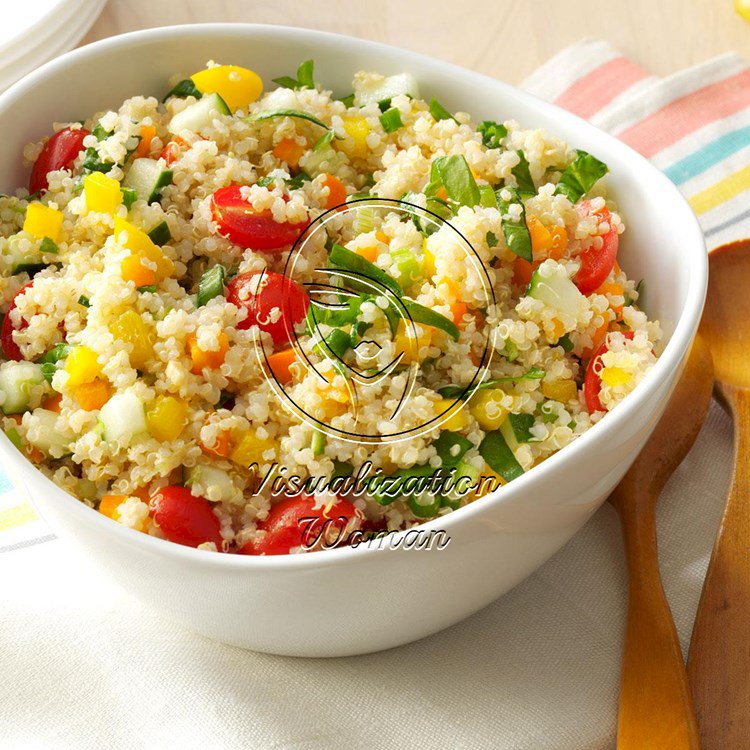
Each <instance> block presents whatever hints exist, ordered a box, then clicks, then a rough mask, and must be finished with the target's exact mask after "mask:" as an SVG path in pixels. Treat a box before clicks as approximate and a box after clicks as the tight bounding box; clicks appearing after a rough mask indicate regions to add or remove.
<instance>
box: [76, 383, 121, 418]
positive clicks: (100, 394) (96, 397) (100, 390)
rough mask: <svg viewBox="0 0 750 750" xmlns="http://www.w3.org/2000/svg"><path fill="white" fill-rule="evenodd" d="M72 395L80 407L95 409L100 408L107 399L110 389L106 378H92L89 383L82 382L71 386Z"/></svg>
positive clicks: (110, 393)
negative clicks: (73, 386)
mask: <svg viewBox="0 0 750 750" xmlns="http://www.w3.org/2000/svg"><path fill="white" fill-rule="evenodd" d="M73 395H74V396H75V399H76V401H78V405H79V406H80V407H81V409H84V410H85V411H96V410H97V409H101V408H102V406H104V404H106V403H107V401H109V397H110V396H111V395H112V389H111V388H110V387H109V383H108V382H107V381H106V380H98V379H97V380H92V381H91V382H90V383H82V384H81V385H77V386H75V388H73Z"/></svg>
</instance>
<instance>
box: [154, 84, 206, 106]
mask: <svg viewBox="0 0 750 750" xmlns="http://www.w3.org/2000/svg"><path fill="white" fill-rule="evenodd" d="M172 96H176V97H178V98H180V99H186V98H187V97H188V96H194V97H195V98H196V99H200V98H201V97H202V96H203V94H201V92H200V91H198V89H197V88H196V87H195V84H194V83H193V81H192V80H191V79H190V78H185V80H183V81H180V82H179V83H178V84H176V85H175V86H173V87H172V89H170V91H169V92H168V93H167V95H166V96H165V97H164V98H163V99H162V102H165V101H167V99H169V98H170V97H172Z"/></svg>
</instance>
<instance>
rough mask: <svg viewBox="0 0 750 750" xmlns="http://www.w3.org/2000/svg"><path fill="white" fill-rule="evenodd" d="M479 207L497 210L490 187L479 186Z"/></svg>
mask: <svg viewBox="0 0 750 750" xmlns="http://www.w3.org/2000/svg"><path fill="white" fill-rule="evenodd" d="M479 205H480V206H484V207H485V208H497V196H496V195H495V191H494V190H493V189H492V185H479Z"/></svg>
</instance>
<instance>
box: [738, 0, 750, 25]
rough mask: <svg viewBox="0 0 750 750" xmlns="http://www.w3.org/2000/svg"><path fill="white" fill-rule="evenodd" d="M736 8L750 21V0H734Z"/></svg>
mask: <svg viewBox="0 0 750 750" xmlns="http://www.w3.org/2000/svg"><path fill="white" fill-rule="evenodd" d="M734 9H735V10H736V11H737V12H738V13H739V14H740V15H741V16H742V17H743V18H744V19H745V20H746V21H750V0H734Z"/></svg>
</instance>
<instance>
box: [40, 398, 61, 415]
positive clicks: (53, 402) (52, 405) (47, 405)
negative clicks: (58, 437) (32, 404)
mask: <svg viewBox="0 0 750 750" xmlns="http://www.w3.org/2000/svg"><path fill="white" fill-rule="evenodd" d="M61 401H62V393H52V394H50V395H49V396H47V398H45V399H44V401H42V409H47V411H56V412H57V413H58V414H59V413H60V402H61Z"/></svg>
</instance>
